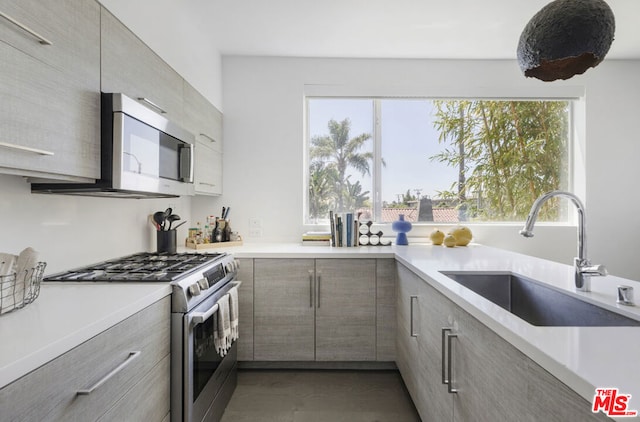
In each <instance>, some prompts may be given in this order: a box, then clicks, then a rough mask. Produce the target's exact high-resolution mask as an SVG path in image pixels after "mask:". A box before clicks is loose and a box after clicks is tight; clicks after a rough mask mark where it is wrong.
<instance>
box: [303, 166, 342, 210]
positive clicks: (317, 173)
mask: <svg viewBox="0 0 640 422" xmlns="http://www.w3.org/2000/svg"><path fill="white" fill-rule="evenodd" d="M336 177H337V176H336V172H335V169H333V168H329V167H327V166H326V165H325V163H324V162H322V161H318V160H316V161H313V162H311V165H310V166H309V218H311V219H317V218H320V217H326V215H327V214H329V210H331V209H332V208H333V205H334V204H333V202H332V201H331V199H332V194H333V192H334V191H335V184H336V183H335V181H336Z"/></svg>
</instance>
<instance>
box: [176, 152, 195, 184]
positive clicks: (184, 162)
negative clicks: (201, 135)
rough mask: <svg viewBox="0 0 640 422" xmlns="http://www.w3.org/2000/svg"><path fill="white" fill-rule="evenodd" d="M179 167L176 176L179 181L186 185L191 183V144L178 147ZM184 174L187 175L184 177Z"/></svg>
mask: <svg viewBox="0 0 640 422" xmlns="http://www.w3.org/2000/svg"><path fill="white" fill-rule="evenodd" d="M179 166H180V167H179V169H178V176H179V178H180V180H181V181H182V182H186V183H193V144H187V145H182V146H181V147H180V159H179ZM185 169H186V171H185ZM185 173H188V174H186V175H185Z"/></svg>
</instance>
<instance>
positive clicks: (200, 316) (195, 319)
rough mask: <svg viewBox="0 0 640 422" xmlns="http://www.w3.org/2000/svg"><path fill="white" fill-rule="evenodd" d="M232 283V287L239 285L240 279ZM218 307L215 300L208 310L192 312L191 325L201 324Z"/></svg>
mask: <svg viewBox="0 0 640 422" xmlns="http://www.w3.org/2000/svg"><path fill="white" fill-rule="evenodd" d="M232 284H234V287H240V285H241V284H242V281H233V282H232ZM227 294H228V293H227ZM222 297H224V296H222ZM219 308H220V305H218V303H217V302H216V303H215V304H214V305H213V306H212V307H211V308H209V310H207V311H205V312H192V313H191V325H193V326H196V325H198V324H202V323H203V322H205V321H206V320H208V319H209V318H211V316H212V315H213V314H215V313H216V312H218V309H219Z"/></svg>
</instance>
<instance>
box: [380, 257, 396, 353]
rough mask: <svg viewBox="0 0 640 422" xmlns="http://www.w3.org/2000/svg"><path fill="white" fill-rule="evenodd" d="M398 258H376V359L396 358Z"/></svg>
mask: <svg viewBox="0 0 640 422" xmlns="http://www.w3.org/2000/svg"><path fill="white" fill-rule="evenodd" d="M396 278H397V277H396V260H395V259H391V258H386V259H383V258H381V259H376V360H377V361H378V362H394V361H395V360H396V331H397V328H396V326H397V325H396V282H397V281H396Z"/></svg>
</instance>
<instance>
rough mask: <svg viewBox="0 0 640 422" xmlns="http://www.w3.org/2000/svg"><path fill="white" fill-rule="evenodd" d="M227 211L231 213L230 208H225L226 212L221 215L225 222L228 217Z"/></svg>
mask: <svg viewBox="0 0 640 422" xmlns="http://www.w3.org/2000/svg"><path fill="white" fill-rule="evenodd" d="M229 211H231V207H227V209H226V211H225V212H224V213H223V215H222V219H223V220H226V219H227V217H229Z"/></svg>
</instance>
